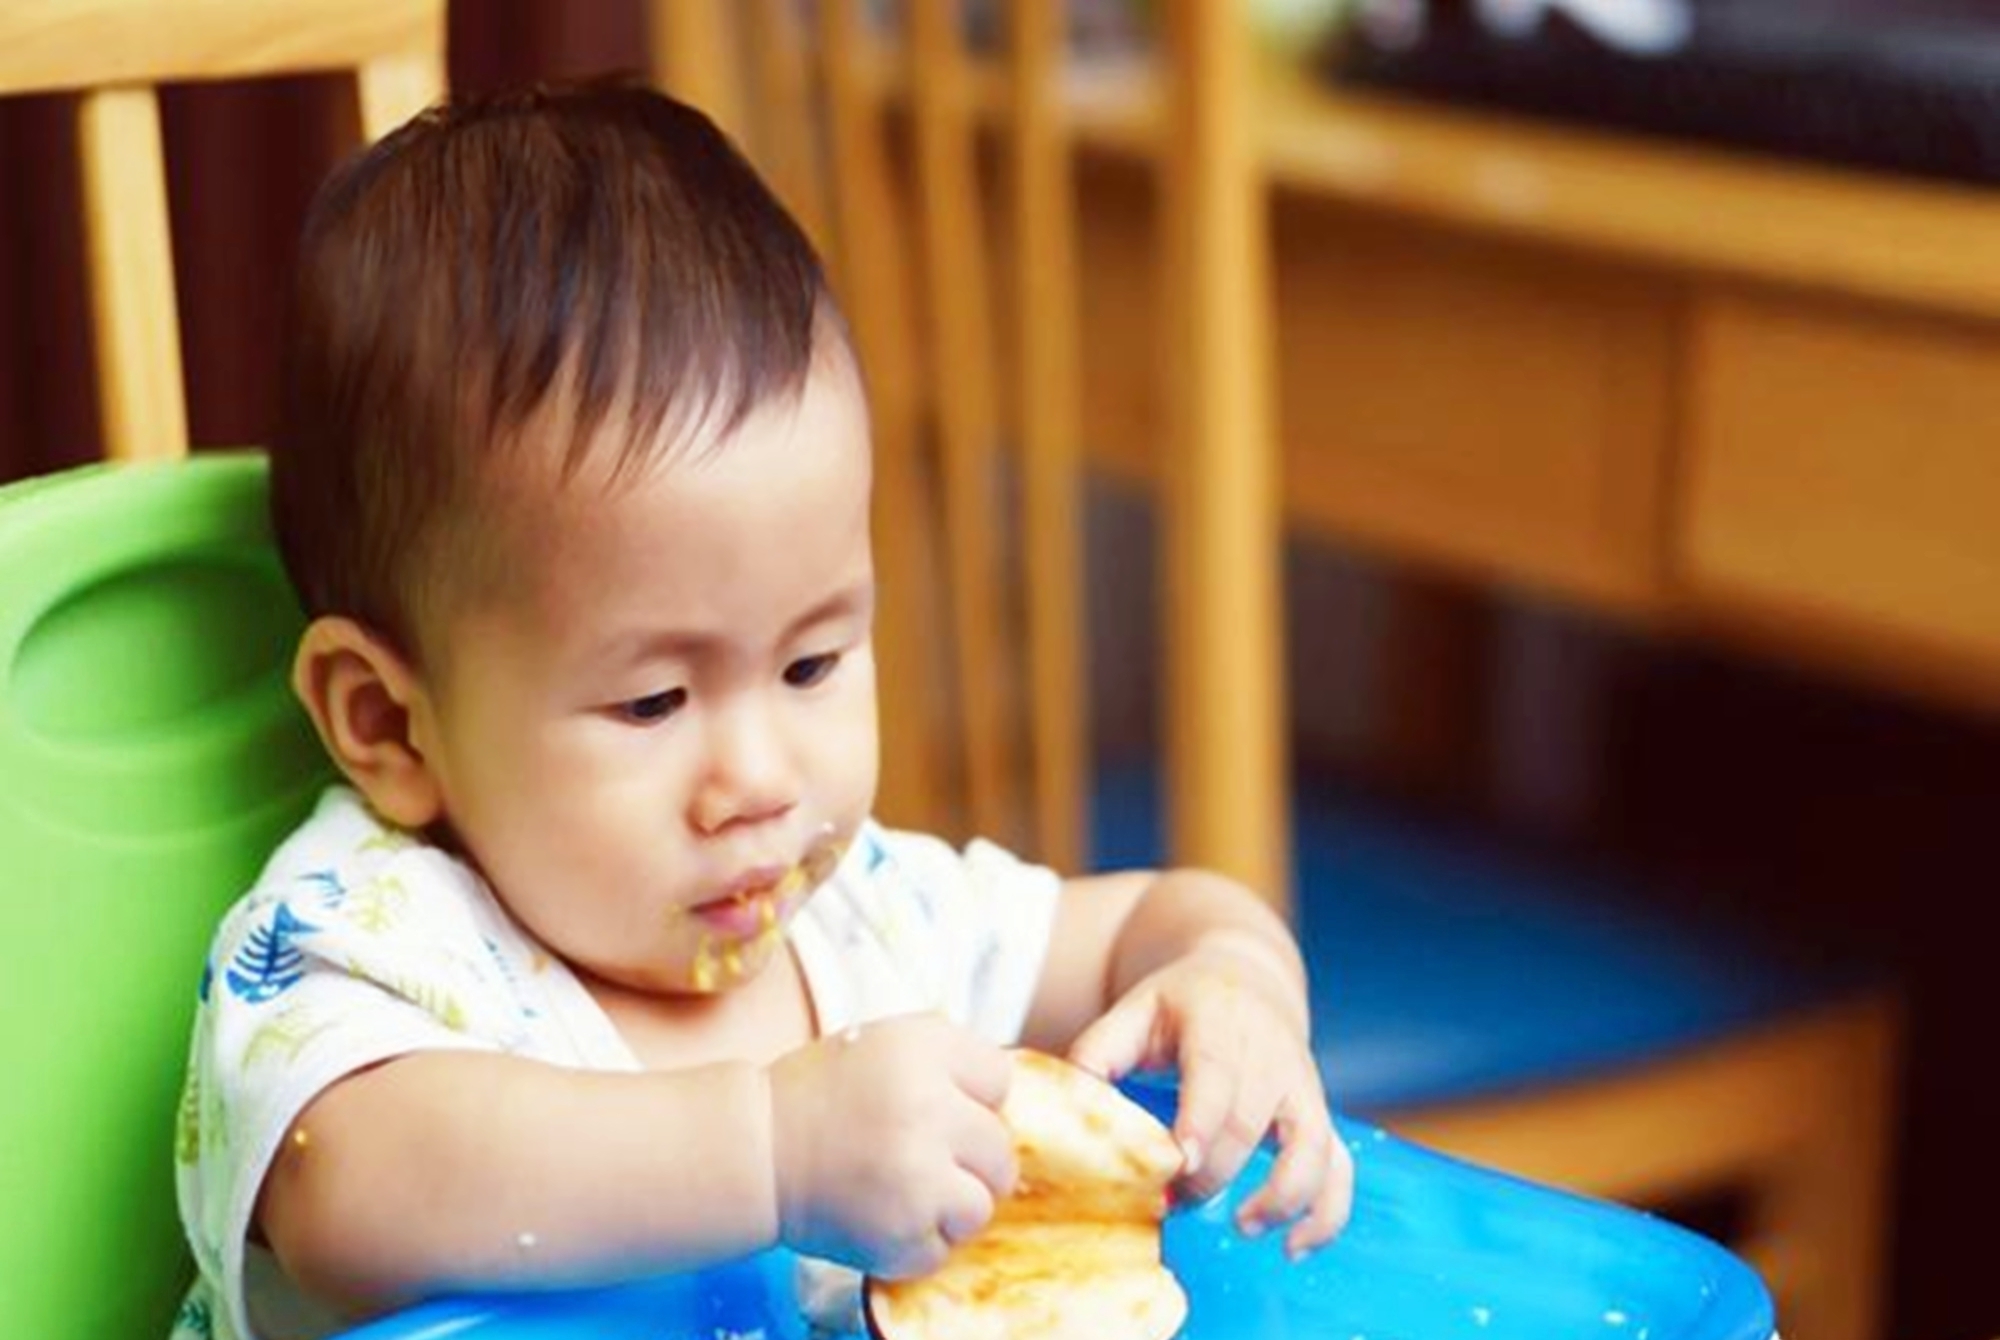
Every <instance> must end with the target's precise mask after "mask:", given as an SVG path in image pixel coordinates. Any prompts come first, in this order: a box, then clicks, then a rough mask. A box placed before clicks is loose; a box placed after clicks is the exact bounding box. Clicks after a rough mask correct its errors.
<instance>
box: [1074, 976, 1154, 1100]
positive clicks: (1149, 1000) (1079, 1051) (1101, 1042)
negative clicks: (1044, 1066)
mask: <svg viewBox="0 0 2000 1340" xmlns="http://www.w3.org/2000/svg"><path fill="white" fill-rule="evenodd" d="M1155 1009H1156V1001H1155V998H1154V997H1153V995H1152V994H1151V993H1150V992H1147V993H1144V994H1139V995H1131V996H1127V997H1125V999H1123V1000H1121V1001H1119V1002H1118V1003H1117V1004H1116V1005H1113V1006H1112V1007H1111V1008H1110V1009H1109V1010H1107V1011H1105V1012H1104V1014H1103V1015H1102V1016H1101V1017H1099V1018H1098V1019H1097V1021H1096V1022H1095V1023H1093V1024H1091V1025H1090V1026H1089V1027H1088V1028H1086V1029H1084V1030H1083V1032H1081V1033H1079V1034H1077V1038H1076V1041H1075V1042H1073V1043H1071V1044H1070V1049H1069V1059H1070V1061H1071V1062H1072V1063H1073V1064H1075V1065H1079V1066H1081V1067H1083V1068H1084V1069H1085V1070H1088V1071H1090V1072H1091V1073H1092V1074H1093V1075H1098V1076H1101V1077H1103V1078H1104V1079H1113V1080H1115V1079H1123V1078H1124V1077H1125V1076H1127V1075H1129V1074H1131V1073H1132V1072H1133V1071H1134V1070H1137V1069H1139V1068H1140V1067H1141V1066H1142V1065H1144V1064H1145V1062H1146V1060H1147V1052H1148V1051H1150V1050H1151V1048H1152V1041H1153V1024H1154V1014H1155Z"/></svg>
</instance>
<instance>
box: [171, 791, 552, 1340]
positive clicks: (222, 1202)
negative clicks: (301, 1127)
mask: <svg viewBox="0 0 2000 1340" xmlns="http://www.w3.org/2000/svg"><path fill="white" fill-rule="evenodd" d="M338 818H339V816H337V815H336V816H335V819H336V822H334V823H332V824H322V825H320V827H319V829H318V830H317V831H316V832H314V834H313V836H314V837H315V838H316V839H318V841H317V842H315V843H308V844H306V850H307V851H308V853H309V854H310V855H313V856H315V857H320V856H324V857H327V858H329V859H327V861H326V863H324V864H321V863H320V862H319V861H318V860H308V861H303V862H301V861H298V860H287V859H284V858H285V857H286V856H287V854H289V855H290V856H292V857H296V856H298V855H299V854H300V849H299V848H298V847H297V846H296V845H294V844H288V848H287V851H286V852H281V853H280V857H279V858H274V861H273V867H272V869H271V870H269V871H267V874H266V876H265V878H264V880H263V881H262V882H261V883H260V885H259V887H258V888H257V889H256V890H255V891H253V892H252V893H251V894H250V895H249V896H247V897H246V898H244V899H243V900H242V901H241V902H239V903H238V904H237V905H236V907H235V908H234V909H232V911H231V913H230V915H229V916H228V917H227V918H225V920H224V922H223V924H222V927H221V929H220V930H219V931H218V933H217V935H216V937H215V939H214V941H213V942H212V944H211V947H210V952H209V957H208V960H207V963H206V965H205V967H204V970H203V973H202V977H201V982H200V986H199V1005H198V1008H197V1012H196V1022H195V1032H194V1038H193V1042H192V1047H191V1057H190V1065H189V1070H188V1077H187V1081H186V1087H185V1089H184V1091H183V1094H182V1101H181V1112H180V1119H179V1123H178V1134H177V1138H176V1162H177V1174H178V1184H179V1193H180V1201H181V1215H182V1219H183V1222H184V1225H185V1227H186V1229H187V1233H188V1238H189V1242H190V1244H191V1246H192V1247H193V1248H194V1251H195V1255H196V1259H197V1263H198V1265H199V1267H200V1270H201V1274H202V1276H203V1279H204V1280H205V1281H206V1282H207V1283H208V1284H209V1285H210V1286H211V1287H212V1289H213V1292H214V1295H215V1303H216V1305H217V1306H216V1307H215V1311H216V1312H217V1314H218V1315H217V1316H216V1317H215V1318H214V1322H215V1331H216V1333H217V1334H218V1335H225V1336H226V1335H231V1334H235V1335H243V1336H248V1335H250V1334H252V1331H251V1328H250V1322H249V1318H248V1309H247V1307H246V1304H245V1301H244V1299H245V1290H244V1285H245V1274H246V1268H245V1252H246V1241H247V1237H248V1234H249V1231H250V1227H251V1216H252V1214H253V1212H254V1210H255V1206H256V1199H257V1195H258V1192H259V1189H260V1188H261V1186H262V1184H263V1180H264V1174H265V1171H266V1169H267V1168H268V1167H269V1166H270V1163H271V1160H272V1158H273V1156H274V1154H275V1152H276V1150H277V1146H278V1142H279V1141H280V1140H281V1139H282V1138H283V1137H284V1135H285V1133H286V1131H287V1130H289V1129H290V1127H291V1125H292V1123H293V1122H294V1121H295V1120H296V1118H297V1117H298V1115H299V1113H300V1111H301V1110H302V1109H303V1108H304V1107H305V1106H306V1105H307V1104H308V1103H310V1102H311V1101H312V1099H313V1098H314V1097H315V1096H316V1095H317V1094H319V1093H320V1092H322V1091H323V1090H324V1089H326V1088H327V1087H328V1086H329V1085H331V1084H333V1083H334V1082H335V1081H337V1080H339V1079H340V1078H342V1077H343V1076H345V1075H348V1074H351V1073H353V1072H355V1071H357V1070H359V1069H361V1068H363V1067H366V1066H369V1065H372V1064H375V1063H376V1062H379V1061H383V1060H387V1059H389V1058H391V1057H395V1056H399V1055H404V1054H407V1053H410V1052H414V1051H420V1050H444V1049H450V1050H503V1049H508V1048H510V1047H512V1046H514V1045H517V1044H518V1042H519V1040H520V1038H521V1037H522V1036H523V1034H524V1028H523V1023H522V1013H521V1011H520V1010H519V1008H518V1007H517V1005H516V1004H515V998H514V996H513V993H512V992H511V991H510V989H509V978H508V975H507V972H506V970H505V965H504V963H503V961H502V958H501V956H500V954H499V952H498V950H497V948H496V946H495V943H494V940H493V937H492V936H490V935H489V934H486V933H485V931H484V928H483V927H482V926H481V924H480V906H481V900H480V899H479V898H478V897H477V896H475V895H476V893H477V887H476V877H475V876H473V875H472V873H471V872H470V871H469V870H467V869H465V868H464V867H463V866H462V865H459V864H458V863H457V862H455V861H453V860H452V859H451V858H450V857H449V856H446V855H445V854H443V853H441V852H438V851H436V850H434V849H431V848H427V847H423V846H420V845H417V844H414V843H410V842H409V840H408V839H407V838H404V837H401V836H400V835H397V834H394V833H391V832H388V831H386V830H382V829H380V828H379V827H373V826H372V825H371V826H369V827H364V828H362V829H360V830H357V831H355V832H353V833H349V832H346V831H343V829H344V826H343V825H342V824H340V823H339V822H337V820H338ZM309 827H310V825H309ZM329 830H331V831H329ZM349 837H354V838H358V840H359V842H360V843H362V844H366V843H368V842H374V843H377V844H380V846H379V848H378V849H377V850H375V851H372V852H371V851H368V850H367V849H366V848H365V846H364V847H362V848H361V849H360V850H359V851H358V852H357V851H356V850H355V849H354V846H355V844H354V843H350V842H343V841H342V839H345V838H349ZM329 838H331V839H332V841H331V843H330V844H329V843H328V842H327V839H329ZM328 845H331V846H333V847H335V848H343V847H345V848H346V849H345V850H335V851H331V852H329V851H326V850H324V848H325V847H326V846H328ZM357 856H358V857H359V858H360V859H356V857H357ZM467 886H469V887H467Z"/></svg>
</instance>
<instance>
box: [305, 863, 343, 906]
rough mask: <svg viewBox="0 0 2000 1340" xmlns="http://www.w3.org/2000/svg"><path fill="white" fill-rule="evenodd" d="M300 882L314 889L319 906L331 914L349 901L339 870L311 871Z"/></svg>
mask: <svg viewBox="0 0 2000 1340" xmlns="http://www.w3.org/2000/svg"><path fill="white" fill-rule="evenodd" d="M298 882H299V883H300V884H303V885H304V886H305V887H307V888H309V889H312V890H313V891H314V892H315V893H316V895H317V897H318V899H319V905H320V906H321V907H324V908H325V909H326V910H327V911H329V912H331V911H334V910H336V909H337V908H339V906H340V905H341V904H342V903H344V902H346V901H347V886H346V885H345V884H343V883H341V882H340V872H339V871H337V870H309V871H307V872H306V873H305V874H303V875H300V876H299V878H298Z"/></svg>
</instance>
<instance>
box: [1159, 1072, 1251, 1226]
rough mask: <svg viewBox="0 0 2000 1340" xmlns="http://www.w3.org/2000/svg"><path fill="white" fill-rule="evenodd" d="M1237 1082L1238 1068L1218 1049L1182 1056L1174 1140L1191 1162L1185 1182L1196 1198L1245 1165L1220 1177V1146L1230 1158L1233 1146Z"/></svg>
mask: <svg viewBox="0 0 2000 1340" xmlns="http://www.w3.org/2000/svg"><path fill="white" fill-rule="evenodd" d="M1237 1082H1238V1072H1237V1068H1236V1067H1235V1066H1234V1065H1232V1064H1230V1063H1229V1062H1228V1061H1227V1060H1225V1059H1223V1057H1221V1056H1220V1055H1219V1054H1217V1053H1214V1052H1210V1051H1206V1050H1203V1049H1201V1048H1199V1047H1190V1048H1189V1049H1188V1050H1187V1053H1186V1054H1185V1055H1184V1056H1183V1057H1182V1058H1181V1100H1180V1110H1179V1111H1178V1112H1176V1113H1175V1114H1174V1141H1175V1143H1177V1144H1178V1145H1180V1147H1181V1155H1182V1157H1183V1158H1184V1159H1185V1160H1186V1162H1185V1163H1184V1164H1183V1165H1182V1168H1181V1182H1182V1185H1183V1187H1184V1188H1185V1190H1186V1191H1187V1192H1188V1193H1189V1194H1190V1195H1191V1196H1193V1197H1194V1198H1196V1199H1205V1198H1206V1197H1208V1196H1211V1195H1214V1194H1215V1193H1216V1192H1217V1191H1219V1190H1221V1189H1222V1187H1223V1185H1224V1184H1225V1183H1226V1182H1227V1181H1228V1179H1229V1177H1231V1176H1234V1175H1235V1172H1236V1167H1241V1166H1242V1158H1241V1157H1238V1158H1237V1159H1236V1166H1235V1167H1228V1168H1227V1169H1226V1171H1225V1172H1224V1175H1223V1176H1221V1177H1220V1178H1218V1177H1216V1176H1215V1175H1214V1169H1215V1168H1216V1167H1217V1165H1218V1162H1219V1161H1218V1159H1217V1157H1216V1155H1217V1151H1218V1148H1220V1149H1221V1150H1222V1151H1223V1153H1224V1156H1225V1158H1226V1157H1227V1153H1228V1150H1229V1149H1230V1148H1232V1147H1233V1145H1232V1143H1231V1142H1230V1141H1228V1140H1227V1138H1226V1131H1227V1127H1228V1124H1229V1119H1230V1114H1231V1113H1232V1112H1234V1111H1235V1108H1236V1087H1237ZM1238 1143H1240V1142H1238Z"/></svg>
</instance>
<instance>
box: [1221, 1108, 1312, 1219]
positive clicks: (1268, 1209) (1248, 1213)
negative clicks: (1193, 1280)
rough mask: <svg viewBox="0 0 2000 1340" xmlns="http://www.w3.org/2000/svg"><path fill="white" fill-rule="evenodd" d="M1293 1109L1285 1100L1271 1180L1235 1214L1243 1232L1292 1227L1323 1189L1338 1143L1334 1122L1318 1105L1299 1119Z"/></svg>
mask: <svg viewBox="0 0 2000 1340" xmlns="http://www.w3.org/2000/svg"><path fill="white" fill-rule="evenodd" d="M1295 1106H1296V1105H1295V1104H1294V1103H1293V1101H1292V1100H1287V1102H1286V1105H1285V1106H1284V1107H1282V1108H1281V1109H1280V1111H1279V1113H1278V1118H1277V1121H1276V1123H1275V1124H1276V1127H1277V1130H1278V1157H1277V1158H1276V1159H1274V1160H1273V1161H1272V1163H1271V1175H1270V1176H1269V1177H1268V1178H1266V1179H1265V1181H1264V1185H1263V1186H1261V1187H1259V1188H1258V1189H1257V1191H1256V1193H1255V1194H1254V1195H1252V1196H1251V1197H1250V1198H1249V1199H1248V1200H1246V1201H1244V1202H1243V1204H1242V1206H1241V1207H1239V1208H1238V1210H1237V1212H1236V1222H1237V1224H1238V1225H1239V1226H1241V1228H1242V1229H1243V1231H1244V1232H1246V1233H1259V1232H1262V1231H1263V1230H1265V1229H1267V1228H1275V1227H1276V1226H1277V1225H1279V1224H1288V1223H1290V1222H1292V1221H1293V1220H1294V1219H1297V1218H1298V1217H1299V1216H1301V1215H1303V1214H1304V1213H1305V1212H1306V1211H1307V1210H1308V1209H1309V1208H1310V1207H1311V1206H1312V1204H1313V1202H1314V1199H1315V1198H1316V1197H1317V1196H1318V1195H1319V1193H1320V1190H1321V1188H1322V1187H1324V1186H1325V1185H1326V1179H1327V1176H1328V1173H1329V1171H1330V1169H1331V1166H1332V1162H1333V1147H1334V1145H1335V1143H1336V1140H1335V1137H1334V1134H1333V1126H1332V1123H1331V1122H1329V1121H1328V1119H1327V1116H1326V1111H1325V1109H1324V1108H1323V1107H1321V1106H1320V1105H1319V1104H1313V1108H1312V1110H1309V1111H1307V1112H1306V1113H1305V1114H1304V1115H1303V1116H1297V1115H1294V1110H1295Z"/></svg>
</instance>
